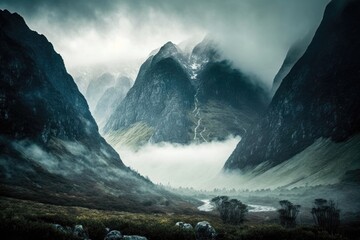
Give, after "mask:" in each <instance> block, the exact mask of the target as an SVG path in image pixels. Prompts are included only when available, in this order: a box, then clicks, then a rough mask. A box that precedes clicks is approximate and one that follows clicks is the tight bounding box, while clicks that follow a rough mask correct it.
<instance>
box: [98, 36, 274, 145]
mask: <svg viewBox="0 0 360 240" xmlns="http://www.w3.org/2000/svg"><path fill="white" fill-rule="evenodd" d="M255 82H256V79H255V78H254V77H251V76H248V75H245V74H243V73H241V71H239V70H236V69H234V68H232V66H231V64H230V63H229V62H227V61H222V60H221V58H220V54H219V53H218V51H217V50H216V46H215V44H214V43H212V42H211V41H209V40H204V41H203V42H201V43H200V44H198V45H197V46H195V48H194V49H193V51H192V53H191V55H190V56H189V57H186V55H185V54H184V53H182V52H181V50H179V49H178V48H177V46H176V45H174V44H172V43H170V42H169V43H167V44H165V45H164V46H163V47H162V48H161V49H160V50H159V51H157V52H156V53H155V55H152V56H150V57H149V59H148V60H147V61H146V62H145V63H144V64H143V65H142V67H141V69H140V72H139V75H138V77H137V79H136V82H135V84H134V86H133V87H132V89H131V90H130V91H129V93H128V95H127V96H126V98H125V99H124V101H123V102H121V103H120V105H119V107H118V109H117V110H116V113H115V114H113V115H112V116H111V117H110V120H109V122H108V123H107V125H106V126H105V133H106V134H107V136H110V138H108V139H111V140H110V141H111V143H112V144H115V145H116V144H117V142H119V141H122V140H116V134H117V133H118V134H119V136H121V138H122V139H124V136H125V135H126V136H127V137H128V136H129V134H128V133H129V132H136V133H137V134H138V135H141V136H143V137H144V138H147V139H145V140H144V139H143V140H144V141H145V142H146V141H147V140H149V141H152V142H174V143H189V142H191V141H195V142H203V141H211V140H214V139H225V138H226V137H228V136H229V135H231V134H232V135H242V134H243V133H244V132H245V131H246V128H247V127H249V125H250V124H251V123H252V122H253V121H254V119H256V118H257V117H258V116H259V114H260V113H261V112H262V111H263V110H264V109H265V106H266V104H267V101H268V97H267V94H266V92H265V91H264V90H263V88H262V87H261V86H258V85H257V84H256V83H255ZM144 126H145V127H144ZM114 132H115V134H114ZM116 132H117V133H116ZM118 139H119V137H118ZM133 140H134V139H132V140H129V141H128V142H134V141H133ZM144 141H143V142H144ZM140 142H141V140H140Z"/></svg>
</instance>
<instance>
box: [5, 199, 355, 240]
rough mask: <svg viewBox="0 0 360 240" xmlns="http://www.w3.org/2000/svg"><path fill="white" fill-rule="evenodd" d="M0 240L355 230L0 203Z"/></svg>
mask: <svg viewBox="0 0 360 240" xmlns="http://www.w3.org/2000/svg"><path fill="white" fill-rule="evenodd" d="M0 209H1V213H0V222H1V225H0V236H1V239H76V238H75V237H73V236H71V235H69V234H64V233H60V232H57V231H56V230H55V229H53V227H52V224H55V223H57V224H61V225H62V226H70V227H73V226H74V225H75V224H82V225H83V226H84V228H85V229H86V230H87V232H88V233H89V236H90V238H91V239H93V240H96V239H101V240H102V239H104V235H105V227H108V228H110V229H116V230H120V231H121V232H122V233H123V234H126V235H142V236H146V237H147V238H148V239H158V240H162V239H167V240H171V239H177V240H180V239H195V236H194V233H193V232H191V231H182V230H180V229H179V228H177V227H175V226H174V225H175V223H176V222H177V221H183V222H188V223H190V224H192V225H193V226H195V225H196V223H197V222H199V221H204V220H205V221H208V222H210V223H211V225H212V226H214V228H215V229H216V231H217V232H218V239H229V240H230V239H244V240H246V239H255V240H256V239H259V240H260V239H261V240H265V239H278V240H281V239H299V240H300V239H305V240H306V239H309V240H313V239H314V240H315V239H324V240H325V239H333V240H338V239H356V236H360V234H359V233H360V231H359V228H358V227H357V226H346V228H343V229H342V230H341V231H342V232H341V231H340V233H341V234H342V235H335V236H331V235H329V234H328V233H326V232H322V231H320V230H317V229H316V228H313V227H300V228H295V229H290V230H288V229H284V228H282V227H281V226H279V225H278V224H274V223H259V221H255V220H253V219H252V218H251V220H249V221H248V222H247V223H246V224H244V225H241V226H233V225H225V224H223V223H222V222H221V220H220V218H219V217H218V216H217V215H215V214H201V213H199V214H191V215H181V214H141V213H128V212H119V211H105V210H96V209H88V208H81V207H69V206H66V207H65V206H57V205H50V204H42V203H37V202H32V201H27V200H18V199H13V198H5V197H0Z"/></svg>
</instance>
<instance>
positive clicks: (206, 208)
mask: <svg viewBox="0 0 360 240" xmlns="http://www.w3.org/2000/svg"><path fill="white" fill-rule="evenodd" d="M201 201H202V202H203V205H201V206H199V207H198V209H199V210H200V211H203V212H211V211H213V210H214V209H215V206H214V205H212V204H211V202H210V199H203V200H201ZM247 205H248V209H249V212H274V211H276V210H277V209H276V208H274V207H270V206H263V205H255V204H247Z"/></svg>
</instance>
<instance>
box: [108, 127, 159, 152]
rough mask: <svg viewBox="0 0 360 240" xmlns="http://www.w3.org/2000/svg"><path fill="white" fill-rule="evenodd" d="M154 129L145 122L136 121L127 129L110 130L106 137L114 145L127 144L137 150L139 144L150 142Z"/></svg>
mask: <svg viewBox="0 0 360 240" xmlns="http://www.w3.org/2000/svg"><path fill="white" fill-rule="evenodd" d="M153 133H154V129H153V128H152V127H150V126H148V125H147V124H146V123H144V122H136V123H134V124H132V125H131V126H129V127H128V128H126V129H121V130H116V131H110V132H109V133H107V134H105V136H104V137H105V139H106V141H107V142H108V143H110V144H111V146H113V147H118V146H120V147H121V146H127V147H130V148H133V149H134V150H137V149H138V147H139V146H141V145H142V144H145V143H147V142H148V140H149V139H150V137H151V136H152V135H153Z"/></svg>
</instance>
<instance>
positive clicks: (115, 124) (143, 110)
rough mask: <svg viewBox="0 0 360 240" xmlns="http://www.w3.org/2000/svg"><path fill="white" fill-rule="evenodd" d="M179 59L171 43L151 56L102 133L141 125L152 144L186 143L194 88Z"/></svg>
mask: <svg viewBox="0 0 360 240" xmlns="http://www.w3.org/2000/svg"><path fill="white" fill-rule="evenodd" d="M182 60H183V59H182V56H181V54H180V53H179V51H178V49H177V48H176V46H175V45H174V44H172V43H171V42H168V43H167V44H165V45H164V46H163V47H162V48H161V49H160V50H159V52H158V53H157V54H156V55H154V56H151V57H150V58H149V59H148V60H147V61H146V62H145V63H144V64H143V65H142V66H141V68H140V71H139V74H138V76H137V78H136V81H135V83H134V86H133V87H132V88H131V89H130V91H129V92H128V94H127V96H126V97H125V99H124V100H123V101H122V102H121V103H120V105H119V106H118V108H117V109H116V112H115V113H114V114H113V115H112V116H111V117H110V119H109V121H108V123H107V124H106V126H105V132H109V131H110V130H112V131H113V130H118V129H123V128H129V127H132V126H134V124H138V123H143V124H146V126H147V128H149V129H151V131H152V135H151V140H152V141H154V142H161V141H166V142H180V143H185V142H187V141H188V132H190V131H191V129H190V126H191V122H190V119H189V117H188V116H187V114H186V113H187V112H189V111H190V109H191V107H192V103H193V98H194V89H193V87H192V85H191V83H190V80H189V77H188V74H187V72H186V69H184V68H183V66H182V64H181V62H182Z"/></svg>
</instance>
